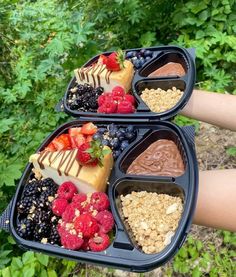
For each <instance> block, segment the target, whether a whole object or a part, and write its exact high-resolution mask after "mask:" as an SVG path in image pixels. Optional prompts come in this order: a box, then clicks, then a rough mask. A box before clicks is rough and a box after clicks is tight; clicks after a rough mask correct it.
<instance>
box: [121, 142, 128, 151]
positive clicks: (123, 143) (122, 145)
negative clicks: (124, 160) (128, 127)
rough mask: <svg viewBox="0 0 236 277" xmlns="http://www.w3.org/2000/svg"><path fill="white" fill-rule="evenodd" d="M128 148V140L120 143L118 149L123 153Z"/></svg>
mask: <svg viewBox="0 0 236 277" xmlns="http://www.w3.org/2000/svg"><path fill="white" fill-rule="evenodd" d="M128 146H129V141H128V140H123V141H122V142H121V145H120V149H121V150H122V151H123V150H124V149H125V148H126V147H128Z"/></svg>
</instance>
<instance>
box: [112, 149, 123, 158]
mask: <svg viewBox="0 0 236 277" xmlns="http://www.w3.org/2000/svg"><path fill="white" fill-rule="evenodd" d="M120 154H121V151H120V150H115V151H113V158H114V159H115V160H116V159H117V158H119V156H120Z"/></svg>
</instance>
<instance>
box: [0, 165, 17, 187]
mask: <svg viewBox="0 0 236 277" xmlns="http://www.w3.org/2000/svg"><path fill="white" fill-rule="evenodd" d="M21 174H22V172H21V165H19V164H10V165H8V166H6V167H5V168H4V172H2V173H1V174H0V184H5V185H6V186H15V180H18V179H19V178H20V177H21Z"/></svg>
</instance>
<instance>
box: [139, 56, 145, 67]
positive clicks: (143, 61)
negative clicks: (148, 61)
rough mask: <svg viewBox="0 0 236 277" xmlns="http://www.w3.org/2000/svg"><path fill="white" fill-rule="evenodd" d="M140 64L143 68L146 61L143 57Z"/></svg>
mask: <svg viewBox="0 0 236 277" xmlns="http://www.w3.org/2000/svg"><path fill="white" fill-rule="evenodd" d="M139 63H140V64H141V66H143V65H144V64H145V59H144V58H143V57H140V59H139Z"/></svg>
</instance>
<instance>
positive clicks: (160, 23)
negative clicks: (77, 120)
mask: <svg viewBox="0 0 236 277" xmlns="http://www.w3.org/2000/svg"><path fill="white" fill-rule="evenodd" d="M235 11H236V1H234V0H228V1H227V0H224V1H219V0H214V1H213V0H212V1H210V0H203V1H200V2H198V3H197V2H196V1H193V0H192V1H164V0H161V1H151V0H147V1H141V0H127V1H124V0H114V1H113V0H102V1H95V0H90V1H87V0H77V1H75V0H67V1H63V0H60V1H57V0H50V1H48V0H47V1H46V0H41V1H37V0H36V1H29V0H25V1H20V0H0V18H1V21H0V45H1V47H0V105H1V110H0V118H1V121H0V141H1V145H0V150H1V151H0V212H2V211H3V209H4V208H5V207H6V205H7V203H8V202H9V200H10V198H11V197H12V195H13V193H14V191H15V184H16V183H17V180H18V179H19V178H20V176H21V174H22V171H23V168H24V166H25V165H26V163H27V160H28V157H29V155H30V154H31V153H33V152H34V151H35V150H36V149H37V147H38V146H39V145H40V144H41V142H42V140H43V139H44V138H45V137H46V136H47V135H48V134H49V133H50V132H52V131H53V130H54V129H55V128H56V127H57V126H58V125H60V124H61V123H62V122H65V121H66V120H70V118H69V117H68V116H66V115H65V114H63V113H56V112H55V111H54V107H55V105H56V104H57V102H58V101H59V99H60V98H61V97H62V96H63V94H64V91H65V89H66V86H67V84H68V81H69V79H70V77H71V76H72V72H73V69H74V68H75V67H77V66H80V65H82V64H83V63H84V62H85V61H86V60H88V59H89V58H90V57H92V56H93V55H95V54H97V53H98V52H102V51H104V50H112V49H117V48H118V47H119V48H123V49H125V48H133V47H141V46H154V45H161V44H178V45H182V46H184V47H196V55H197V60H196V62H197V72H198V79H197V81H198V85H199V86H200V87H202V88H206V89H209V90H216V91H228V92H230V93H235V94H236V89H235V77H236V76H235V66H234V64H235V61H236V51H235V50H236V49H235V48H236V39H235V34H236V28H235V26H236V24H235V23H236V17H235ZM175 122H177V123H178V124H180V125H184V124H186V123H193V124H195V125H196V126H198V123H197V122H195V121H194V122H193V121H189V120H188V119H186V118H183V117H178V118H177V119H176V121H175ZM231 153H232V151H231V150H230V152H229V154H231ZM228 237H229V236H228ZM228 237H227V238H228ZM5 238H6V234H5V232H0V245H1V246H0V247H1V248H0V249H1V254H0V270H2V271H0V276H1V274H2V275H3V276H10V274H12V276H13V275H14V276H18V275H19V274H20V275H19V276H26V275H27V277H28V276H31V275H32V274H33V275H35V276H40V274H41V276H56V274H57V273H58V274H59V276H64V275H66V274H68V272H70V271H72V270H73V269H74V268H75V266H76V264H75V263H74V262H68V261H65V260H63V263H62V264H63V267H61V262H58V261H60V260H57V259H55V258H48V257H47V256H45V255H41V254H34V253H32V252H26V253H25V254H22V253H23V252H22V251H21V250H19V249H18V248H17V246H16V245H15V244H14V242H13V241H12V239H11V238H10V237H8V242H6V241H5ZM195 243H197V242H193V243H192V242H189V243H188V245H189V247H193V246H192V244H194V245H195ZM187 247H188V246H187ZM194 247H195V246H194ZM183 251H185V252H186V251H188V250H182V252H183ZM182 254H183V253H182ZM214 255H215V254H214ZM214 255H213V254H212V257H213V256H214ZM178 259H180V262H178V263H180V264H181V263H183V259H182V258H181V252H180V256H178V257H177V258H176V260H175V261H176V262H177V261H178ZM181 259H182V260H181ZM229 260H230V257H229ZM29 263H30V264H32V265H33V266H32V268H29ZM222 266H223V268H224V267H225V266H228V263H227V265H223V264H222ZM180 268H181V266H180ZM180 268H178V266H177V267H176V271H178V272H181V269H180ZM189 270H192V269H189ZM16 272H17V273H16ZM17 274H18V275H17ZM63 274H64V275H63ZM33 275H32V276H33ZM212 276H214V275H212Z"/></svg>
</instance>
